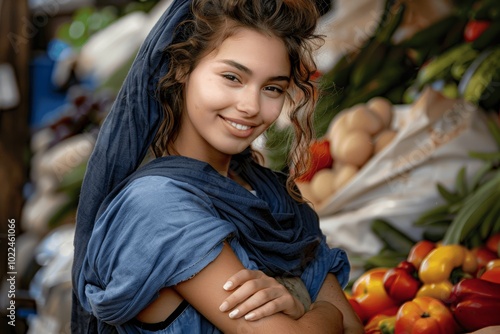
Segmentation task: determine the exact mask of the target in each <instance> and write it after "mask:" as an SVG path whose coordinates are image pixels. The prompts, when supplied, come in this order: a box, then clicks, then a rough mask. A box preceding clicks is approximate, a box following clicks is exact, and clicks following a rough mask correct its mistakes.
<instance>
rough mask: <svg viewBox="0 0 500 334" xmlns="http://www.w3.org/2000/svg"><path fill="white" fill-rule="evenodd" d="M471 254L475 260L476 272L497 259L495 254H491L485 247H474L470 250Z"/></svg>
mask: <svg viewBox="0 0 500 334" xmlns="http://www.w3.org/2000/svg"><path fill="white" fill-rule="evenodd" d="M471 252H472V254H473V255H474V256H475V257H476V259H477V267H478V268H477V270H478V271H480V270H481V269H483V268H484V266H486V264H487V263H488V262H490V261H491V260H494V259H496V258H497V253H496V252H492V251H491V250H490V249H489V248H488V247H486V246H485V245H482V246H478V247H474V248H472V249H471Z"/></svg>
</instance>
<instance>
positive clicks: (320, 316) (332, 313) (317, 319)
mask: <svg viewBox="0 0 500 334" xmlns="http://www.w3.org/2000/svg"><path fill="white" fill-rule="evenodd" d="M297 322H298V323H299V327H300V328H299V332H300V333H328V334H337V333H343V332H344V329H343V328H344V323H343V317H342V313H341V312H340V311H339V309H338V308H336V307H335V306H333V304H331V303H329V302H326V301H318V302H315V303H313V304H311V309H310V310H309V311H308V312H306V313H305V314H304V315H303V316H302V318H300V319H298V320H297Z"/></svg>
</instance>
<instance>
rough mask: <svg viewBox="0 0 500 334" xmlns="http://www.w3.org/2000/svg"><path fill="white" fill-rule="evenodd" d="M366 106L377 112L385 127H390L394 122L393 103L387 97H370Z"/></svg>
mask: <svg viewBox="0 0 500 334" xmlns="http://www.w3.org/2000/svg"><path fill="white" fill-rule="evenodd" d="M366 106H367V107H368V109H370V110H371V111H372V112H373V113H375V114H376V115H377V116H378V117H379V118H380V119H381V120H382V123H383V125H384V127H385V128H389V127H390V126H391V123H392V112H393V110H392V103H391V101H389V100H388V99H386V98H385V97H380V96H378V97H374V98H372V99H370V100H369V101H368V102H367V103H366Z"/></svg>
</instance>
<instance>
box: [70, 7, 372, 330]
mask: <svg viewBox="0 0 500 334" xmlns="http://www.w3.org/2000/svg"><path fill="white" fill-rule="evenodd" d="M316 19H317V12H316V9H315V7H314V4H313V2H311V1H310V0H231V1H229V0H194V1H192V5H190V4H189V3H188V1H174V3H173V4H172V5H171V6H170V8H169V10H168V11H167V13H166V14H165V15H164V16H163V17H162V19H160V21H159V23H158V24H157V25H156V26H155V28H154V29H153V31H152V32H151V33H150V36H149V37H148V40H147V41H146V43H145V45H144V46H143V47H142V48H141V51H140V52H139V55H138V56H137V59H136V61H135V63H134V65H133V67H132V70H131V72H130V73H129V76H128V78H127V81H126V83H125V85H124V88H123V89H122V91H121V92H120V95H119V97H118V99H117V102H116V104H115V105H114V107H113V110H112V111H111V113H110V116H108V119H107V120H106V122H105V124H104V125H103V129H102V130H101V133H100V135H99V138H98V141H97V144H96V148H95V150H94V153H93V156H92V158H91V160H90V162H89V167H88V169H87V175H86V179H85V181H84V186H83V188H82V197H81V202H80V208H79V213H78V221H77V232H76V236H75V262H74V280H75V289H76V296H75V297H76V298H75V301H76V303H77V306H79V305H78V304H81V306H82V307H83V309H84V310H85V311H86V312H88V314H92V315H93V316H95V317H96V318H97V320H98V321H97V324H98V327H99V328H100V332H110V331H112V330H117V331H118V332H120V333H152V332H155V333H220V332H224V333H268V332H269V333H270V332H273V333H275V332H278V333H344V332H345V333H362V332H363V328H362V325H361V323H360V322H359V320H358V319H357V317H356V315H355V313H354V312H353V310H352V309H351V308H350V305H349V303H348V301H347V300H346V298H345V296H344V294H343V291H342V286H344V285H345V284H346V283H347V279H348V273H349V264H348V261H347V258H346V255H345V253H344V252H343V251H341V250H339V249H330V248H329V247H328V246H327V245H326V242H325V238H324V236H323V235H322V233H321V231H320V229H319V223H318V218H317V216H316V215H315V213H314V211H313V210H312V209H311V208H310V207H309V206H308V204H307V203H306V202H305V201H304V200H303V199H301V198H300V195H299V194H298V193H297V191H296V188H295V187H294V186H293V177H296V176H298V175H300V174H301V173H302V172H303V171H304V166H305V163H304V160H302V158H303V157H304V155H303V153H304V152H303V151H304V148H305V147H307V143H308V141H310V140H311V138H312V135H313V134H312V129H311V128H310V124H311V117H312V116H311V115H312V112H313V108H314V100H313V96H314V94H313V86H312V84H311V83H310V82H309V77H310V74H311V73H312V72H313V71H314V67H313V62H312V60H311V59H312V57H311V50H312V47H313V42H314V40H315V39H316V36H315V35H314V29H315V24H316ZM179 22H180V23H179ZM167 34H169V35H171V36H170V37H166V36H167ZM165 47H166V49H165V50H163V49H164V48H165ZM160 49H161V50H162V51H164V52H162V53H161V56H159V53H158V52H157V51H159V50H160ZM152 53H153V54H154V55H153V56H151V54H152ZM153 68H154V72H153V73H151V72H150V71H151V69H153ZM159 75H162V77H161V78H160V77H159ZM145 77H146V78H147V80H146V81H141V80H140V79H139V80H138V79H137V78H145ZM155 82H156V83H158V82H159V85H158V94H157V95H158V96H159V100H160V102H161V104H160V105H161V107H162V113H163V115H162V117H161V118H162V121H161V124H160V125H159V127H158V128H157V127H156V125H155V124H156V122H157V121H158V118H159V109H158V108H157V107H158V105H157V103H156V100H155V99H154V97H152V94H151V91H152V89H151V87H152V86H151V85H155ZM137 84H139V85H137ZM134 85H136V86H134ZM155 86H156V85H155ZM124 101H130V102H132V105H131V106H130V105H128V106H127V105H125V104H123V102H124ZM285 105H286V106H287V108H286V110H290V115H289V117H290V119H291V120H292V122H293V124H294V126H295V128H296V134H297V136H296V142H295V149H294V150H292V151H293V153H294V155H293V156H292V159H291V167H293V168H291V169H292V170H293V171H294V173H295V174H294V175H292V176H289V177H288V179H287V177H285V176H284V175H282V174H280V173H275V172H273V171H271V170H269V169H267V168H265V167H262V166H261V165H259V164H258V163H257V159H256V155H255V154H254V153H253V152H252V150H251V149H250V147H251V144H252V142H253V141H254V140H255V139H256V138H257V137H258V136H260V135H261V134H263V133H264V132H265V130H266V129H268V128H269V126H270V125H271V124H272V123H273V122H274V121H275V120H276V119H277V118H278V116H279V115H280V113H281V112H282V109H284V106H285ZM122 107H125V108H126V110H125V111H124V110H123V109H122ZM142 113H144V114H142ZM151 134H155V137H154V139H153V138H152V136H151ZM152 139H153V140H152ZM151 143H152V148H153V151H154V153H155V155H156V156H157V158H156V159H154V160H153V161H151V162H149V163H147V164H146V165H145V166H142V167H141V168H138V169H137V171H134V170H135V169H136V168H137V166H138V165H139V163H140V162H141V161H142V158H143V157H144V148H145V147H147V146H149V145H150V144H151ZM115 172H117V173H115ZM131 172H133V173H132V174H131V175H129V174H130V173H131ZM109 178H111V181H109V180H108V179H109ZM104 196H106V198H105V200H104V202H103V203H102V204H101V203H100V202H99V199H102V198H103V197H104ZM85 199H91V200H90V201H89V202H85ZM97 207H99V210H98V212H97V210H96V208H97ZM94 220H95V221H96V222H95V226H94V223H93V221H94ZM278 282H280V283H282V284H280V283H278ZM284 286H286V287H287V288H288V290H287V289H285V288H284ZM289 291H290V292H289ZM310 301H312V303H310ZM80 311H81V310H80ZM80 313H81V312H80ZM76 316H78V309H76V311H75V317H76ZM79 321H80V320H75V322H74V323H75V324H78V323H79ZM80 323H82V322H81V321H80ZM110 325H111V326H112V327H111V326H110ZM74 330H76V331H78V325H75V326H74Z"/></svg>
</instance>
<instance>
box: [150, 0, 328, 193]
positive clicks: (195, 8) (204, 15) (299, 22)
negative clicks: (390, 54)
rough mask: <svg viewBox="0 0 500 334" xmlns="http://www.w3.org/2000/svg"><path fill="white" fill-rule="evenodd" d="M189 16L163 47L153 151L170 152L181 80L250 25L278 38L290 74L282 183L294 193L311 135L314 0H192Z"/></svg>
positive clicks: (181, 100)
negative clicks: (286, 171)
mask: <svg viewBox="0 0 500 334" xmlns="http://www.w3.org/2000/svg"><path fill="white" fill-rule="evenodd" d="M191 15H192V16H191V17H190V18H188V19H186V20H185V21H184V22H183V23H181V24H180V25H179V27H178V28H177V30H176V32H175V36H174V42H173V43H172V44H171V45H169V46H168V48H167V49H166V50H165V52H166V59H168V61H169V62H170V64H169V70H168V72H167V74H166V75H165V76H164V77H163V78H161V80H160V82H159V87H158V89H159V90H158V96H159V99H160V102H161V103H162V105H163V110H164V115H163V116H164V117H163V121H162V123H161V124H160V127H159V130H158V132H157V134H156V136H155V138H154V141H153V144H152V149H153V152H154V154H155V156H157V157H158V156H163V155H168V154H172V153H175V152H173V150H172V146H171V144H172V143H173V141H175V139H176V136H177V134H178V132H179V126H180V119H181V117H182V111H183V105H184V95H183V91H184V84H183V82H185V80H184V79H185V78H186V77H187V76H188V75H189V74H190V73H191V72H192V71H193V70H194V68H195V67H196V66H197V64H198V63H199V61H200V60H201V59H202V58H203V57H204V56H205V55H207V54H209V53H210V52H212V51H213V50H215V49H216V48H217V47H219V46H220V45H221V44H222V42H223V41H224V40H225V39H226V38H227V37H229V36H231V35H233V34H234V33H235V32H237V31H238V29H241V28H247V29H253V30H255V31H257V32H260V33H263V34H268V35H271V36H275V37H277V38H280V39H282V40H283V41H284V44H285V45H286V47H287V51H288V56H289V59H290V64H291V71H290V73H291V79H290V88H289V90H288V92H287V98H286V101H287V107H289V108H287V109H289V111H288V112H289V114H288V117H289V119H290V121H291V124H292V125H293V128H294V133H295V136H294V140H293V143H292V146H291V149H290V156H289V159H288V165H289V167H290V170H291V171H292V173H291V175H290V177H289V178H288V181H287V188H288V190H289V192H290V193H291V194H292V195H296V191H295V187H294V182H293V180H294V179H295V178H297V177H300V176H301V175H302V174H303V173H304V172H305V170H306V168H307V161H308V160H309V152H308V147H309V143H310V142H311V140H312V139H313V138H314V129H313V124H312V122H313V121H312V118H313V111H314V106H315V103H316V97H315V96H316V94H315V93H314V89H315V88H314V85H313V84H312V82H311V75H312V74H313V73H314V72H315V71H316V66H315V63H314V60H313V52H314V50H315V48H317V47H318V45H319V42H321V41H322V40H321V38H320V36H318V35H316V34H315V28H316V23H317V19H318V16H319V14H318V11H317V8H316V5H315V4H314V1H311V0H193V2H192V6H191ZM294 197H296V196H294Z"/></svg>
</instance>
